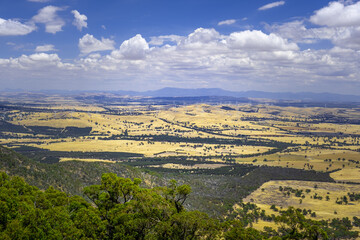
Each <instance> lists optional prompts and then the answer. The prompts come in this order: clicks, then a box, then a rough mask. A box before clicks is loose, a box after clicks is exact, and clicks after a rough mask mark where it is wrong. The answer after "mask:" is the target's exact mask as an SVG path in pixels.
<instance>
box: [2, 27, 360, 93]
mask: <svg viewBox="0 0 360 240" xmlns="http://www.w3.org/2000/svg"><path fill="white" fill-rule="evenodd" d="M295 26H302V24H300V23H296V24H295V23H294V26H293V28H296V27H295ZM309 30H310V29H306V28H305V29H303V30H302V31H305V32H306V34H308V33H307V31H309ZM169 36H172V35H169ZM169 36H158V37H155V38H154V39H160V40H164V42H158V44H153V46H152V47H151V48H150V47H149V45H148V43H147V41H146V40H145V39H144V38H143V37H142V36H141V35H140V34H138V35H136V36H134V37H133V38H130V39H128V40H126V41H124V42H123V43H122V44H121V46H120V48H119V49H116V50H113V51H111V52H110V53H107V54H99V53H92V54H88V55H86V56H83V57H82V58H80V59H76V60H74V61H73V63H65V62H64V61H63V60H61V59H60V58H59V56H58V55H56V54H46V53H37V54H33V55H29V56H26V55H22V56H20V57H18V58H8V59H0V79H5V77H6V79H10V80H11V81H6V82H5V84H6V85H4V86H5V87H11V85H10V84H14V83H18V85H20V84H19V83H24V84H27V86H28V87H29V88H31V87H33V88H34V87H36V86H42V87H43V88H60V89H61V88H62V89H64V88H68V89H71V88H72V89H76V88H81V89H85V88H86V89H115V88H116V87H119V86H120V87H121V88H122V89H136V90H146V89H149V88H152V89H153V88H154V86H156V88H161V87H164V86H169V84H170V85H171V86H173V87H183V86H187V87H206V86H211V87H222V88H227V89H234V90H240V89H259V90H267V91H278V90H281V89H283V90H287V91H304V90H313V89H316V88H317V89H321V91H331V90H332V91H338V90H339V91H341V89H344V86H348V89H350V90H351V91H353V92H356V91H358V90H360V69H359V68H358V58H359V53H358V51H356V50H352V49H349V48H346V47H334V48H332V49H320V50H314V49H308V50H300V49H299V48H298V46H297V45H296V44H295V43H293V42H292V41H291V40H288V39H287V38H285V37H284V36H281V35H279V34H275V33H270V34H265V33H263V32H261V31H241V32H235V33H231V34H227V35H221V34H219V33H218V32H217V31H216V30H214V29H204V28H199V29H196V30H194V31H193V32H192V33H190V34H188V35H187V36H177V37H176V38H177V39H178V40H177V44H172V45H168V44H166V41H168V39H174V38H171V37H169ZM166 37H168V38H166ZM299 38H301V37H299ZM107 40H108V39H107ZM110 41H111V40H110ZM174 41H175V40H174ZM80 42H81V43H82V44H83V46H82V48H83V51H82V52H83V53H91V52H96V51H101V50H103V45H102V44H103V43H104V39H102V40H101V41H100V40H97V39H96V38H94V37H93V36H91V35H85V36H84V37H83V38H82V39H80V40H79V47H80ZM111 42H112V43H111V44H109V46H108V48H109V49H113V46H114V42H113V41H111ZM155 43H156V42H155ZM344 44H345V43H344ZM80 49H81V48H80ZM99 49H100V50H99ZM14 69H15V70H14ZM25 77H26V79H27V81H26V82H25V81H23V80H22V79H25ZM74 79H76V81H75V80H74ZM57 80H59V81H57ZM60 80H61V81H60ZM40 83H41V84H40ZM36 84H38V85H36ZM56 84H57V85H56ZM355 84H357V87H354V85H355ZM4 86H3V87H4Z"/></svg>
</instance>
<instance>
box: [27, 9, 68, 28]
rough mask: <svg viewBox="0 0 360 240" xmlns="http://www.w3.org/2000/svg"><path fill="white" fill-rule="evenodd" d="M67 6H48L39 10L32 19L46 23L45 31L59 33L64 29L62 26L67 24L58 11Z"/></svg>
mask: <svg viewBox="0 0 360 240" xmlns="http://www.w3.org/2000/svg"><path fill="white" fill-rule="evenodd" d="M63 10H65V8H61V7H55V6H47V7H44V8H42V9H40V10H39V12H38V14H37V15H35V16H34V17H33V18H32V20H33V21H34V22H35V23H43V24H45V31H46V32H48V33H53V34H55V33H57V32H60V31H62V27H63V26H64V25H65V21H64V20H63V19H62V18H61V17H59V16H58V15H57V12H58V11H63Z"/></svg>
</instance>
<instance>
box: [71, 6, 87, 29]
mask: <svg viewBox="0 0 360 240" xmlns="http://www.w3.org/2000/svg"><path fill="white" fill-rule="evenodd" d="M71 13H72V14H74V18H75V19H74V21H73V25H74V26H76V27H77V29H79V31H81V30H82V29H83V28H87V22H86V20H87V17H86V16H85V15H84V14H80V13H79V12H78V11H77V10H72V11H71Z"/></svg>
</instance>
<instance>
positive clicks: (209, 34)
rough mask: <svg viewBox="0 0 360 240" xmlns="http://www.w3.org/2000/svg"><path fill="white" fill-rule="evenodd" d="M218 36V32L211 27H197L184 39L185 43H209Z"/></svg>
mask: <svg viewBox="0 0 360 240" xmlns="http://www.w3.org/2000/svg"><path fill="white" fill-rule="evenodd" d="M219 38H220V34H219V33H218V32H217V31H216V30H215V29H213V28H211V29H208V28H198V29H196V30H195V31H194V32H192V33H190V34H189V36H188V37H187V38H186V39H185V40H184V41H185V43H186V44H192V43H193V44H197V43H209V42H212V41H214V40H216V39H219Z"/></svg>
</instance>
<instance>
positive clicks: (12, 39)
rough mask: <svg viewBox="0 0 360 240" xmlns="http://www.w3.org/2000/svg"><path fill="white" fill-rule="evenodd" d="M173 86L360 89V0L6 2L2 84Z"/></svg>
mask: <svg viewBox="0 0 360 240" xmlns="http://www.w3.org/2000/svg"><path fill="white" fill-rule="evenodd" d="M163 87H179V88H223V89H226V90H232V91H248V90H258V91H268V92H305V91H306V92H333V93H342V94H355V95H360V1H355V0H340V1H325V0H316V1H314V0H284V1H272V0H270V1H266V0H252V1H239V0H182V1H169V0H106V1H98V0H1V1H0V90H6V89H22V90H26V91H32V90H85V91H86V90H100V91H108V90H111V91H113V90H134V91H146V90H156V89H160V88H163Z"/></svg>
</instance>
